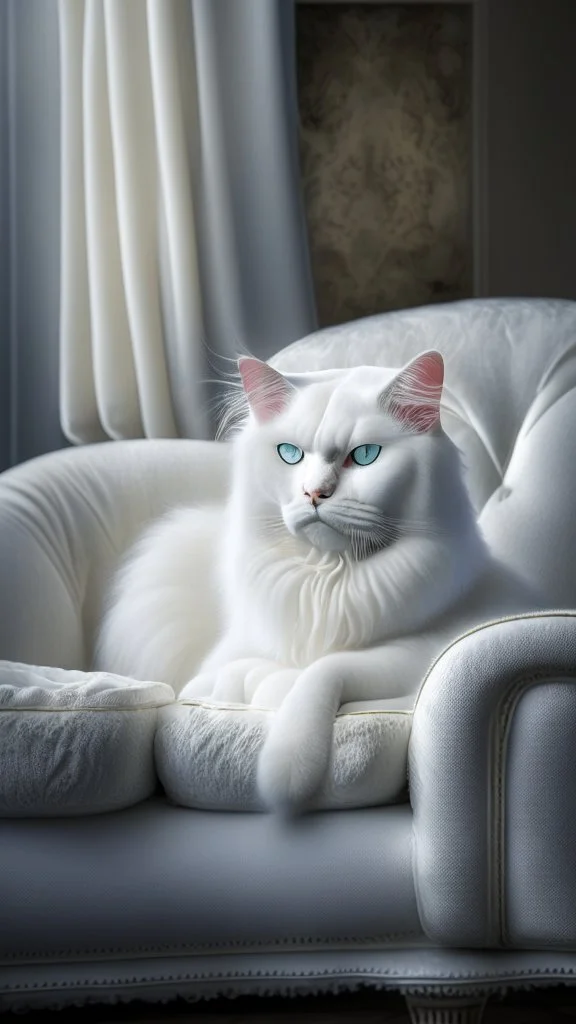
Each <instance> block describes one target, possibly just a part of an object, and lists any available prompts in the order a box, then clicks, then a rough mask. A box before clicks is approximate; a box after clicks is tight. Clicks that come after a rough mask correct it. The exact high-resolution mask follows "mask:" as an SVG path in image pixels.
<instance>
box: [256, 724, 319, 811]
mask: <svg viewBox="0 0 576 1024" xmlns="http://www.w3.org/2000/svg"><path fill="white" fill-rule="evenodd" d="M325 770H326V766H325V764H324V759H323V758H320V760H319V762H318V763H316V758H315V756H314V750H313V749H310V748H309V749H308V750H306V751H305V750H303V748H302V745H301V744H295V743H291V742H290V741H289V740H288V741H287V742H285V743H282V742H279V741H278V739H277V737H275V740H274V742H272V743H265V744H264V747H263V748H262V751H261V752H260V757H259V759H258V769H257V783H258V792H259V793H260V796H261V798H262V800H263V801H264V803H265V805H266V807H268V808H269V810H271V811H277V812H279V813H280V814H296V813H298V812H301V811H304V810H306V807H307V806H308V805H309V804H310V802H311V800H312V799H313V798H314V797H315V796H316V794H317V791H318V789H319V787H320V785H321V783H322V781H323V778H324V775H325Z"/></svg>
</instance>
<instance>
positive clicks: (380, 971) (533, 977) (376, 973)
mask: <svg viewBox="0 0 576 1024" xmlns="http://www.w3.org/2000/svg"><path fill="white" fill-rule="evenodd" d="M409 969H410V968H408V971H409ZM406 974H407V971H406V970H403V971H401V970H399V969H398V968H394V967H361V966H358V967H340V968H325V969H323V970H310V971H298V972H289V971H282V970H278V969H276V970H271V971H258V970H257V971H252V970H238V971H226V972H223V971H214V972H210V973H207V972H202V973H195V972H191V971H187V972H181V973H172V974H167V975H160V976H158V977H155V978H153V979H150V977H149V976H148V977H147V976H142V975H141V976H134V975H131V976H130V975H129V976H127V977H126V976H125V977H123V978H119V977H115V978H112V977H108V978H104V979H96V978H82V979H79V980H72V981H53V982H48V981H44V982H33V983H31V984H28V983H25V982H24V983H19V982H16V983H15V984H8V985H5V986H3V987H2V989H0V993H2V992H3V993H6V994H10V993H13V994H17V993H19V992H22V993H28V992H50V991H61V990H62V989H68V990H73V989H79V988H83V987H85V986H88V987H90V988H96V989H102V988H105V987H107V986H114V987H116V986H117V985H118V984H121V985H123V986H125V987H132V986H137V985H142V986H146V987H147V988H151V987H155V986H157V985H161V984H165V983H171V984H174V983H178V982H192V983H194V982H200V983H202V982H206V981H216V982H222V981H224V982H231V981H234V980H236V981H240V982H243V981H251V980H262V981H276V980H278V981H292V982H295V983H296V984H295V986H294V987H293V991H294V992H295V993H296V992H297V991H298V988H297V985H298V982H305V981H307V980H308V979H317V980H318V981H321V980H325V981H329V980H332V979H333V980H335V981H336V982H337V983H338V982H340V986H339V988H340V991H351V990H352V987H351V985H350V982H349V981H348V980H344V979H347V978H348V976H349V975H351V976H354V977H356V979H358V980H357V981H356V982H355V984H354V983H353V987H354V988H359V987H361V986H362V983H363V982H362V980H361V979H365V978H369V979H371V981H372V979H375V980H376V981H377V980H378V979H382V984H381V985H378V984H374V985H373V987H375V988H385V987H389V986H388V985H387V984H386V983H387V982H388V981H390V980H392V981H395V982H396V983H397V986H398V988H399V989H400V990H401V991H402V992H404V993H406V994H408V995H428V994H429V995H438V994H439V993H440V992H441V993H442V994H444V995H445V996H452V995H453V996H458V995H459V994H460V993H461V992H463V991H464V992H465V993H466V994H471V992H474V993H478V995H480V996H481V995H485V994H486V993H489V994H492V995H495V994H501V995H504V994H505V993H506V992H507V991H509V990H510V989H514V988H529V989H533V988H536V987H539V986H538V985H537V982H538V981H540V980H542V981H545V982H547V983H548V985H554V984H556V985H558V984H565V985H567V986H570V985H574V984H576V971H575V970H574V969H568V970H567V969H566V968H564V967H542V968H536V969H533V970H528V969H527V970H516V971H515V970H512V971H509V970H506V971H501V972H491V971H488V972H486V971H483V972H482V973H481V974H480V973H478V972H474V971H469V972H466V973H460V972H458V971H452V970H451V971H450V973H449V974H448V976H447V977H445V978H438V979H435V978H430V977H428V978H426V979H421V980H416V979H414V980H411V979H409V978H407V977H406ZM502 975H504V977H503V976H502ZM517 981H520V982H521V984H520V985H517V984H515V982H517ZM494 982H496V985H494ZM330 987H331V986H330ZM322 990H324V991H326V988H324V989H323V988H322V987H319V988H318V989H317V991H318V992H321V991H322ZM251 991H254V990H253V989H251ZM275 991H276V992H277V989H276V988H274V989H270V990H268V991H262V992H261V994H271V995H272V994H274V992H275ZM307 991H310V989H309V988H308V986H307ZM285 992H286V994H287V995H289V994H291V993H290V990H289V989H287V990H285ZM215 994H216V993H215ZM217 994H218V995H222V996H227V995H230V996H235V995H237V994H238V991H237V989H234V988H232V987H231V988H229V989H223V988H220V987H219V988H218V989H217ZM203 997H204V998H205V996H203V995H199V996H195V995H192V999H194V998H203ZM129 998H134V997H133V996H132V997H129ZM155 1001H156V1000H155Z"/></svg>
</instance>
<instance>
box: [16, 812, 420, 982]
mask: <svg viewBox="0 0 576 1024" xmlns="http://www.w3.org/2000/svg"><path fill="white" fill-rule="evenodd" d="M0 906H1V907H2V913H1V914H0V963H14V964H16V963H26V962H30V961H33V960H36V959H37V960H48V959H51V960H53V961H56V962H57V961H67V960H70V959H77V960H81V959H83V958H84V959H86V960H88V959H91V958H94V957H102V958H105V959H112V958H118V959H121V958H131V957H138V956H139V957H143V958H145V957H151V956H163V955H165V956H170V955H174V956H178V955H185V954H186V953H192V952H194V951H198V952H201V951H205V952H210V951H212V952H220V953H223V952H225V951H226V950H237V951H238V952H242V951H244V952H248V951H250V950H254V951H258V950H262V951H263V952H264V951H266V950H275V951H279V950H280V949H281V948H282V947H285V948H306V949H308V948H314V947H315V948H323V947H330V948H335V947H343V948H350V947H354V946H357V945H359V946H362V945H365V946H370V945H375V946H379V947H382V945H384V944H386V943H387V942H390V943H393V944H394V945H395V946H398V945H402V944H408V945H410V944H411V943H414V944H421V943H422V942H423V941H425V939H424V937H423V935H422V931H421V927H420V923H419V917H418V911H417V907H416V898H415V894H414V884H413V876H412V865H411V811H410V808H409V807H408V806H407V805H404V806H398V807H387V808H374V809H370V810H356V811H349V812H347V813H346V814H342V813H340V812H337V811H332V812H325V813H322V814H320V813H318V814H311V815H308V816H307V817H306V818H303V819H301V820H298V821H297V822H292V823H291V824H288V823H285V822H282V821H279V820H278V819H277V818H276V817H275V816H273V815H264V814H250V815H238V814H232V813H219V812H210V811H191V810H187V809H183V808H178V807H173V806H171V805H170V804H168V803H167V802H166V801H165V800H164V799H162V798H158V797H156V798H152V799H151V800H147V801H145V802H144V803H141V804H139V805H138V806H136V807H131V808H129V809H128V810H125V811H122V812H121V813H115V814H104V815H99V816H97V817H86V818H66V819H60V820H58V821H57V820H55V819H26V820H21V821H15V820H6V821H4V822H2V842H1V843H0Z"/></svg>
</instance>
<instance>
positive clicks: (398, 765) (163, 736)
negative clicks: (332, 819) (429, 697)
mask: <svg viewBox="0 0 576 1024" xmlns="http://www.w3.org/2000/svg"><path fill="white" fill-rule="evenodd" d="M413 704H414V698H413V697H405V698H398V699H395V700H381V701H373V702H370V703H361V704H345V705H343V706H342V708H341V709H340V711H339V712H338V715H337V717H336V722H335V725H334V742H333V752H332V759H331V764H330V770H329V772H328V777H327V780H326V783H325V785H324V787H323V789H322V791H321V792H320V793H319V794H318V797H317V799H316V800H315V801H314V804H313V805H311V808H310V809H312V807H313V808H314V809H325V810H327V809H329V808H347V807H369V806H373V805H379V804H389V803H396V802H397V801H399V800H404V799H407V758H408V740H409V737H410V730H411V726H412V708H413ZM274 714H275V711H274V710H273V709H267V708H258V707H254V706H253V705H248V704H229V703H223V702H217V701H213V702H210V701H204V700H192V699H189V700H180V701H177V702H176V703H174V704H171V705H169V706H167V707H164V708H162V709H161V710H160V712H159V714H158V726H157V730H156V739H155V743H154V751H155V759H156V771H157V772H158V775H159V777H160V780H161V782H162V784H163V786H164V789H165V790H166V795H167V796H168V798H169V799H170V800H172V801H173V802H174V803H176V804H181V805H183V806H184V807H197V808H203V809H206V810H219V811H264V810H265V807H264V805H263V803H262V801H261V800H260V796H259V794H258V791H257V786H256V766H257V759H258V754H259V751H260V749H261V747H262V745H263V743H264V738H265V736H266V732H267V730H268V728H269V725H270V721H271V716H273V715H274Z"/></svg>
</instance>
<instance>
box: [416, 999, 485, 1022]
mask: <svg viewBox="0 0 576 1024" xmlns="http://www.w3.org/2000/svg"><path fill="white" fill-rule="evenodd" d="M486 1002H487V999H486V998H484V999H473V998H470V997H469V998H468V999H442V997H438V998H436V999H435V1000H434V999H422V998H420V999H418V998H417V997H416V998H412V997H411V996H407V997H406V1004H407V1007H408V1013H409V1014H410V1021H411V1024H481V1021H482V1017H483V1016H484V1010H485V1008H486Z"/></svg>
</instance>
